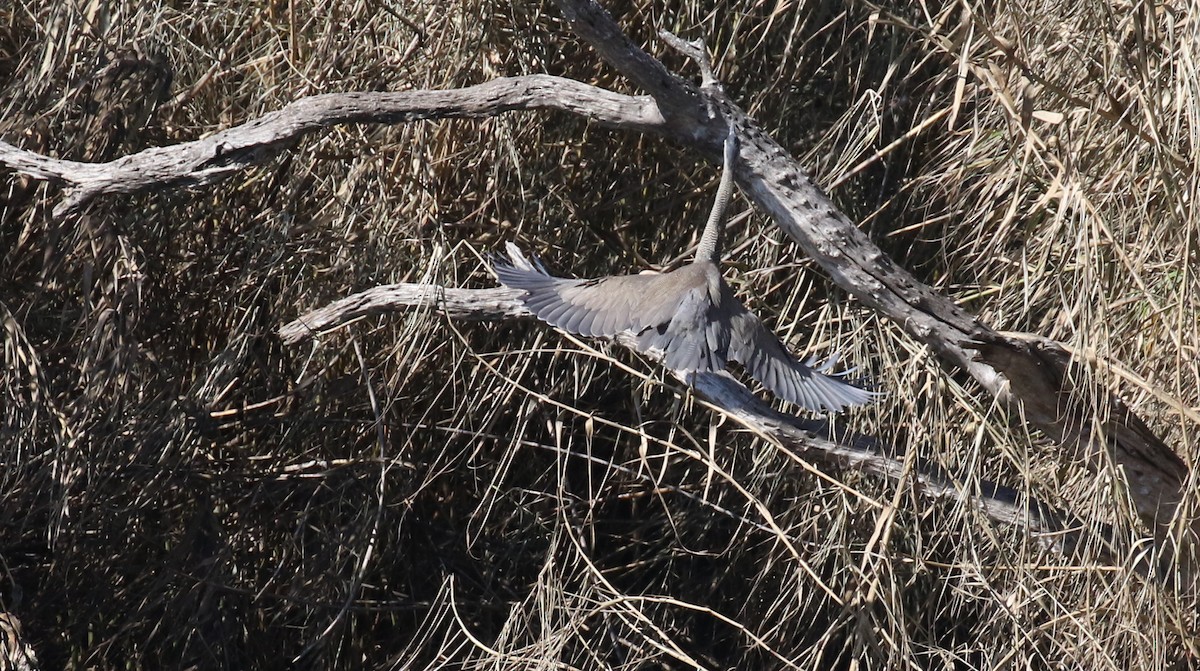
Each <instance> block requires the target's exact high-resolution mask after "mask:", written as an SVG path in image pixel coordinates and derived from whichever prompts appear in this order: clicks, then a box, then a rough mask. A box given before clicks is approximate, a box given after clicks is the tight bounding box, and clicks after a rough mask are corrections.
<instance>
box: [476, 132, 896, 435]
mask: <svg viewBox="0 0 1200 671" xmlns="http://www.w3.org/2000/svg"><path fill="white" fill-rule="evenodd" d="M737 150H738V142H737V135H736V134H735V133H734V132H733V129H732V127H731V128H730V131H729V135H728V136H727V137H726V138H725V147H724V167H723V168H722V172H721V184H720V187H719V188H718V190H717V200H716V202H715V203H714V204H713V208H712V212H711V213H710V214H709V217H708V223H707V224H706V225H705V227H704V234H703V235H702V236H701V238H700V244H699V246H698V247H697V248H696V258H695V259H694V260H693V261H692V262H691V263H689V264H687V265H685V266H682V267H680V268H677V269H675V270H673V271H670V272H666V273H649V274H641V275H617V276H610V277H600V278H596V279H566V278H561V277H553V276H551V275H550V274H549V273H548V272H546V270H545V268H544V267H542V265H541V263H540V262H539V261H538V260H537V259H536V257H535V258H534V260H533V261H532V262H531V261H530V260H529V259H528V258H526V257H525V255H524V254H523V253H522V252H521V250H520V249H519V248H518V247H517V246H516V245H514V244H513V243H511V242H510V243H508V245H507V250H508V256H509V259H508V260H507V261H505V260H503V259H496V260H494V261H493V263H492V268H493V270H494V271H495V273H496V277H497V278H499V280H500V282H501V283H503V284H504V285H505V286H508V287H512V288H514V289H523V290H524V291H525V295H524V296H523V297H522V298H521V300H522V302H523V303H524V304H525V307H526V308H528V309H529V311H530V312H532V313H533V314H534V315H535V316H536V317H537V318H538V319H540V320H542V321H544V322H546V323H547V324H550V325H551V326H554V327H556V328H559V329H562V330H563V331H567V332H568V333H574V334H576V335H581V336H603V337H612V336H615V335H617V334H619V333H623V332H629V333H631V334H632V335H633V336H634V337H635V338H636V344H637V349H638V351H641V352H648V351H652V350H656V351H658V352H661V353H662V357H663V364H664V365H665V366H666V367H667V368H670V369H672V370H676V371H685V372H710V371H715V370H720V369H723V368H725V365H726V363H727V362H728V361H729V360H731V359H732V360H733V361H736V362H738V363H740V364H741V365H742V367H743V368H745V370H746V372H747V373H749V374H750V377H752V378H754V379H755V380H757V381H758V382H759V383H760V384H761V385H762V386H764V387H766V388H767V389H770V390H771V391H772V392H773V393H774V394H775V395H776V396H778V397H780V398H782V399H784V400H786V401H789V402H791V403H794V404H796V405H798V406H800V407H802V408H805V409H807V410H811V411H813V412H825V411H830V412H840V411H841V410H842V409H843V408H846V407H848V406H855V405H861V404H864V403H867V402H868V401H870V400H872V399H873V398H875V397H876V396H878V395H879V394H877V393H875V392H871V391H867V390H865V389H860V388H859V387H856V386H854V385H852V384H850V383H848V382H846V381H845V380H844V379H843V378H844V377H845V376H846V374H847V373H849V372H850V371H843V372H842V373H833V372H832V369H833V367H834V365H835V364H836V363H837V359H838V357H837V355H834V356H833V357H830V359H829V360H828V361H826V362H825V363H823V364H819V365H818V364H817V363H816V360H815V359H814V358H809V359H808V360H807V361H804V362H801V361H800V360H798V359H796V358H795V357H794V356H792V354H791V353H790V352H788V350H787V348H786V347H784V345H783V343H782V342H780V341H779V339H778V338H776V337H775V334H773V333H771V332H770V331H769V330H767V327H766V326H764V325H763V323H762V322H761V321H759V319H758V317H756V316H754V315H753V314H751V313H750V311H749V310H747V309H746V308H745V306H743V305H742V303H741V301H739V300H738V299H737V297H736V296H734V295H733V290H732V289H730V288H729V285H728V284H726V283H725V279H724V278H722V277H721V271H720V268H719V267H718V264H719V263H720V261H721V237H722V236H721V234H722V229H723V228H724V227H725V210H726V207H727V205H728V204H729V199H730V196H732V195H733V161H734V160H735V159H736V157H737Z"/></svg>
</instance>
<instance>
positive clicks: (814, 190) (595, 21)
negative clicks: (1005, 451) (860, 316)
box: [556, 0, 1200, 544]
mask: <svg viewBox="0 0 1200 671" xmlns="http://www.w3.org/2000/svg"><path fill="white" fill-rule="evenodd" d="M556 1H557V3H558V5H559V7H560V8H561V9H562V12H563V14H564V15H566V16H567V18H568V20H569V21H570V22H571V27H572V29H573V30H574V31H575V32H576V34H578V35H579V36H580V37H581V38H583V39H584V40H585V41H587V42H588V43H589V44H590V45H591V46H592V47H593V48H594V49H595V50H596V51H597V52H598V53H599V54H600V56H601V57H602V58H604V59H605V60H606V61H607V62H608V63H609V64H610V65H612V66H613V67H615V68H616V69H617V70H618V71H620V72H621V74H623V75H625V76H626V77H628V78H629V79H631V80H632V81H634V82H635V83H637V84H638V85H640V86H642V87H643V88H645V90H646V91H647V92H648V93H649V94H650V95H651V96H652V97H653V98H654V99H655V100H656V101H657V102H658V103H659V106H660V109H661V110H662V114H663V118H664V119H665V120H666V125H667V127H668V129H669V130H668V137H670V138H671V139H674V140H675V141H676V142H679V143H680V144H682V145H684V146H686V147H688V148H690V149H693V150H696V151H700V152H701V153H703V154H705V155H706V156H707V157H708V158H709V159H710V160H712V161H714V162H717V161H718V159H719V157H720V151H721V142H722V138H723V137H724V134H725V132H726V129H727V128H728V127H729V125H730V124H732V125H733V126H734V127H735V128H736V129H737V131H738V136H739V140H740V143H741V150H740V153H739V159H740V160H739V161H738V164H737V166H736V173H737V179H738V184H739V186H741V188H742V191H743V192H744V193H745V194H746V195H747V197H748V198H749V199H750V200H751V201H753V202H754V204H755V205H757V206H758V207H760V208H762V209H763V210H765V211H766V212H768V213H769V214H770V215H771V217H772V219H774V221H775V223H776V225H778V226H779V227H780V228H782V229H783V230H784V232H786V233H787V234H788V236H789V237H791V238H792V239H793V240H795V241H796V242H797V243H798V244H799V245H800V247H801V248H802V249H803V250H804V252H805V253H806V254H808V255H809V256H811V257H812V258H813V260H815V261H816V262H817V263H818V264H820V266H821V267H822V268H823V269H825V271H826V272H827V273H829V275H830V277H831V278H832V279H833V280H834V281H835V282H836V283H837V284H838V286H840V287H842V288H843V289H845V290H846V291H848V292H850V293H851V294H853V295H854V296H855V297H857V298H858V299H859V300H861V301H862V302H863V303H864V304H866V305H868V306H870V307H871V308H872V309H874V310H876V311H877V312H880V313H882V314H884V315H886V316H888V317H889V318H890V319H892V320H893V321H894V322H896V324H898V325H899V326H901V328H903V329H904V330H905V331H906V332H907V333H909V334H910V335H912V336H913V337H914V338H916V339H918V340H920V341H921V342H923V343H925V344H926V345H928V346H929V347H930V348H932V349H933V350H934V351H936V352H937V353H938V354H939V355H940V356H941V357H942V359H943V360H944V361H945V362H947V363H949V364H952V365H955V366H958V367H960V368H962V369H963V370H965V371H967V372H968V373H969V374H970V375H971V376H972V377H974V378H975V379H976V380H977V381H978V382H979V383H980V384H981V385H982V386H983V387H984V388H985V389H987V390H988V392H990V393H991V394H992V395H993V396H995V397H996V398H997V399H999V400H1000V401H1002V402H1004V403H1005V404H1007V405H1008V406H1009V407H1010V408H1011V409H1012V410H1013V411H1014V412H1015V413H1016V414H1017V416H1019V417H1022V418H1023V419H1024V420H1025V421H1028V422H1029V423H1031V424H1032V425H1033V426H1035V427H1037V428H1039V429H1041V430H1042V431H1043V432H1045V433H1046V434H1047V435H1049V436H1050V437H1051V438H1053V439H1054V440H1056V441H1058V442H1059V444H1061V445H1063V446H1064V447H1066V448H1068V449H1069V450H1070V451H1071V452H1072V453H1073V454H1075V455H1077V456H1083V457H1085V458H1087V459H1088V460H1089V462H1090V463H1092V464H1093V465H1098V464H1100V463H1103V462H1104V460H1105V459H1108V458H1111V459H1112V460H1113V462H1115V463H1116V464H1117V465H1119V466H1121V467H1123V470H1124V471H1125V477H1126V478H1127V480H1128V482H1129V485H1130V486H1129V494H1130V496H1131V498H1132V499H1133V502H1134V504H1135V506H1136V508H1137V511H1138V513H1139V515H1140V516H1141V518H1142V520H1143V522H1145V523H1146V525H1147V526H1148V527H1149V528H1150V529H1152V530H1153V531H1154V534H1155V537H1156V538H1157V539H1158V540H1159V541H1163V540H1166V539H1167V537H1168V535H1169V534H1170V532H1171V531H1172V528H1173V527H1172V525H1173V522H1172V520H1173V517H1174V515H1175V513H1176V509H1177V507H1178V505H1179V503H1180V502H1181V500H1182V498H1183V486H1184V483H1185V482H1187V481H1188V475H1189V473H1188V468H1187V466H1186V464H1184V462H1183V460H1182V459H1181V458H1180V457H1179V456H1178V455H1177V454H1175V452H1173V451H1172V450H1171V449H1170V448H1169V447H1168V446H1167V445H1166V444H1165V443H1164V442H1163V441H1162V440H1161V439H1160V438H1159V437H1158V436H1156V435H1155V434H1154V433H1153V432H1152V431H1150V429H1149V428H1148V427H1147V426H1146V424H1145V422H1144V421H1142V419H1141V418H1140V417H1138V416H1137V415H1136V414H1135V413H1134V412H1133V411H1132V410H1131V409H1130V408H1129V407H1128V406H1126V405H1125V403H1124V402H1123V401H1121V399H1120V398H1118V397H1117V396H1116V395H1114V394H1111V393H1108V392H1106V391H1104V390H1102V389H1099V388H1097V387H1095V386H1088V385H1086V384H1078V383H1075V382H1073V380H1080V379H1086V378H1087V376H1086V369H1085V368H1084V367H1082V366H1080V365H1078V364H1077V363H1076V362H1075V361H1073V360H1072V359H1071V357H1070V354H1069V353H1068V352H1067V351H1066V350H1065V349H1064V348H1063V347H1062V346H1061V345H1059V344H1058V343H1056V342H1054V341H1051V340H1049V339H1046V338H1042V337H1040V336H1036V335H1033V334H1025V335H1022V336H1020V337H1014V336H1013V335H1012V334H1001V333H999V332H997V331H995V330H993V329H991V328H990V327H988V326H987V325H986V324H983V323H982V322H980V321H979V320H978V319H977V318H976V317H974V316H973V315H970V314H968V313H967V312H966V311H964V310H962V309H961V308H959V307H958V306H957V305H955V304H954V302H953V301H951V300H950V299H948V298H946V297H945V296H942V295H941V294H939V293H938V292H937V291H935V290H934V289H933V288H931V287H929V286H928V285H926V284H924V283H922V282H920V281H919V280H917V279H916V278H915V277H913V276H912V275H911V274H909V273H908V272H907V271H906V270H904V269H903V268H900V267H899V266H897V265H896V264H895V263H894V262H892V260H891V259H890V258H888V257H887V256H886V255H885V254H884V253H883V252H882V251H881V250H880V249H879V248H878V247H876V246H875V244H874V243H872V242H871V241H870V239H869V238H867V236H866V235H865V234H863V233H862V231H860V230H859V229H858V228H857V227H856V226H855V225H854V224H853V222H851V221H850V220H849V219H848V218H847V217H846V215H844V214H843V213H842V212H841V211H839V210H838V208H837V207H836V206H835V205H834V204H833V202H832V201H831V200H830V199H829V197H828V196H827V195H826V194H825V193H824V192H823V191H822V190H821V189H820V187H819V186H817V185H816V184H815V183H814V182H813V181H812V179H811V178H809V176H808V175H807V174H805V173H804V171H803V170H802V169H801V167H800V165H799V164H798V163H797V162H796V160H795V159H794V158H792V156H791V154H790V153H789V152H788V151H787V150H785V149H784V148H783V147H781V146H780V145H779V144H778V143H776V142H775V141H774V140H773V139H772V138H771V137H769V136H768V135H767V134H766V133H764V132H763V131H762V130H761V129H760V128H759V127H758V126H757V125H756V124H755V123H754V121H753V120H752V119H750V118H749V117H748V116H747V115H746V114H745V112H743V111H742V110H741V109H740V108H738V107H737V106H736V105H734V104H733V103H732V101H730V100H729V99H728V98H727V97H726V96H725V95H724V93H723V92H722V91H721V90H720V87H719V86H705V87H703V88H701V87H697V86H695V85H693V84H691V83H689V82H686V81H683V80H681V79H680V78H678V77H664V76H662V74H661V73H662V71H663V70H664V69H665V68H664V67H663V66H662V64H661V63H659V62H658V61H657V60H656V59H654V58H653V57H652V56H650V55H648V54H646V53H645V52H643V51H642V50H641V49H639V48H638V47H637V46H635V45H633V44H632V43H631V42H629V40H628V39H624V40H619V39H615V38H614V37H613V34H614V32H618V33H619V32H620V29H619V28H618V27H617V25H616V23H615V22H614V21H613V19H612V17H611V16H609V15H608V13H607V12H605V11H604V9H603V8H602V7H600V5H599V4H597V3H596V2H594V1H592V0H556ZM631 50H632V51H636V52H638V53H629V52H630V51H631ZM714 110H716V111H719V114H716V115H714V114H713V111H714ZM1179 522H1180V523H1181V526H1182V527H1183V528H1185V529H1188V530H1189V534H1188V535H1189V536H1190V538H1188V539H1186V542H1187V543H1188V544H1191V543H1194V539H1195V535H1196V533H1197V532H1198V531H1200V529H1197V525H1198V524H1200V520H1196V519H1191V520H1181V521H1179Z"/></svg>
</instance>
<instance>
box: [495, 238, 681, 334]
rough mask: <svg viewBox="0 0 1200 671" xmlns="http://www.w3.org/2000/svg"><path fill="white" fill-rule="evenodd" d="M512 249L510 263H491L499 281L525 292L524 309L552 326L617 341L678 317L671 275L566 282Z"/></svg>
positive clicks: (501, 260) (509, 250)
mask: <svg viewBox="0 0 1200 671" xmlns="http://www.w3.org/2000/svg"><path fill="white" fill-rule="evenodd" d="M507 249H508V256H509V259H510V260H511V261H510V262H509V261H504V260H503V259H494V260H493V261H492V269H493V270H494V271H495V272H496V277H497V278H499V279H500V282H501V283H503V284H504V285H505V286H509V287H512V288H514V289H524V290H525V291H526V293H527V295H526V296H525V298H524V303H525V307H527V308H529V310H530V311H531V312H533V314H534V315H535V316H536V317H537V318H538V319H540V320H542V321H544V322H546V323H548V324H550V325H551V326H555V327H557V328H560V329H562V330H564V331H567V332H569V333H575V334H578V335H582V336H614V335H616V334H618V333H621V332H623V331H633V332H635V333H640V332H642V331H645V330H646V329H648V328H650V329H652V328H656V327H659V326H662V325H664V324H668V323H670V321H671V318H672V316H673V314H674V310H675V301H673V300H670V299H668V298H665V297H667V296H669V294H671V291H670V289H671V287H669V286H667V285H669V284H671V280H668V279H667V278H668V276H667V275H620V276H613V277H601V278H599V279H594V280H577V279H564V278H561V277H552V276H550V274H549V273H547V272H546V269H545V268H543V267H542V266H541V264H540V263H537V260H536V259H535V260H534V261H530V260H529V259H527V258H526V257H525V255H524V254H523V253H522V252H521V250H520V249H519V248H518V247H517V246H516V245H514V244H512V243H511V242H510V243H508V247H507ZM660 298H662V300H660Z"/></svg>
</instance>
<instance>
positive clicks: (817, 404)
mask: <svg viewBox="0 0 1200 671" xmlns="http://www.w3.org/2000/svg"><path fill="white" fill-rule="evenodd" d="M730 326H731V330H732V334H731V335H732V338H731V340H730V343H729V358H731V359H733V360H734V361H737V362H738V363H740V364H742V367H743V368H745V369H746V372H747V373H749V374H750V377H752V378H754V379H755V380H757V381H758V382H759V384H761V385H762V386H764V387H766V388H767V389H770V390H771V392H772V393H774V394H775V395H776V396H778V397H779V398H782V399H784V400H785V401H788V402H790V403H794V404H796V405H798V406H800V407H802V408H805V409H807V410H812V411H814V412H825V411H827V410H828V411H830V412H840V411H841V410H842V408H845V407H847V406H853V405H862V404H864V403H868V402H870V401H871V400H872V399H874V398H876V397H877V396H880V394H878V393H875V392H870V391H867V390H866V389H859V388H858V387H855V386H854V385H852V384H849V383H848V382H845V381H843V380H840V379H838V378H839V377H841V376H842V375H845V373H842V374H841V375H833V376H830V375H826V374H825V373H826V371H828V370H830V369H831V368H833V366H834V364H836V363H837V357H836V356H834V357H832V358H831V359H830V360H829V361H827V362H825V363H824V364H822V365H820V366H816V367H815V368H814V367H813V363H814V362H813V360H812V359H809V360H808V361H806V362H804V363H801V362H800V361H797V360H796V358H795V357H793V356H792V354H791V353H790V352H788V351H787V348H785V347H784V346H783V343H781V342H779V338H776V337H775V334H774V333H771V332H770V331H768V330H767V327H766V326H763V323H762V322H761V321H759V319H758V317H755V316H754V315H753V314H751V313H750V312H749V311H747V310H746V309H745V308H742V309H740V310H739V311H738V312H737V313H736V314H734V315H733V317H732V318H731V319H730Z"/></svg>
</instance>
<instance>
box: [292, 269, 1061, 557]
mask: <svg viewBox="0 0 1200 671" xmlns="http://www.w3.org/2000/svg"><path fill="white" fill-rule="evenodd" d="M521 294H522V292H521V291H520V290H518V289H509V288H507V287H501V288H496V289H459V288H453V287H442V286H437V285H430V284H411V283H403V284H388V285H383V286H378V287H373V288H371V289H368V290H366V291H363V292H360V293H357V294H354V295H352V296H347V297H346V298H343V299H341V300H338V301H336V302H334V303H331V304H329V305H327V306H324V307H322V308H319V309H316V310H313V311H311V312H309V313H307V314H304V315H302V316H300V317H298V318H297V319H295V320H293V321H291V322H289V323H287V324H285V325H283V326H282V327H280V329H279V335H280V337H282V338H283V340H284V342H286V343H288V344H298V343H300V342H303V341H305V340H308V339H310V338H313V337H316V336H318V335H319V334H321V333H323V332H327V331H330V330H333V329H336V328H338V327H341V326H344V325H346V324H349V323H351V322H353V321H356V320H358V319H361V318H363V317H366V316H369V315H378V314H384V313H389V312H399V311H407V310H422V309H426V310H434V311H437V312H440V313H441V314H444V315H445V316H447V317H450V318H452V319H464V320H471V321H485V320H486V321H494V320H503V319H514V318H522V317H525V318H531V317H532V316H533V314H532V313H531V312H530V311H529V310H528V309H527V308H526V307H525V305H524V304H523V303H522V302H521V301H520V297H521ZM617 340H618V342H621V344H622V345H625V346H627V347H629V348H630V349H633V350H635V351H636V348H635V347H633V344H634V343H633V340H632V339H621V338H618V339H617ZM646 356H649V355H646ZM651 358H654V357H651ZM672 374H673V375H674V376H675V378H676V379H678V380H679V381H681V382H683V383H684V384H687V385H689V386H691V387H692V389H694V390H695V392H696V393H697V394H698V395H700V396H701V397H703V398H704V399H706V400H707V401H708V402H709V403H711V404H712V405H713V406H715V407H716V408H717V409H718V410H720V411H721V412H723V413H725V414H726V415H728V416H730V417H732V418H733V419H734V420H736V421H737V422H738V423H740V424H741V425H742V426H744V427H746V428H747V429H749V430H751V431H752V432H754V433H756V434H758V435H761V436H764V437H766V438H767V439H769V440H771V441H773V442H775V443H776V444H778V445H780V446H781V447H782V448H784V449H785V450H787V451H788V452H789V454H792V455H797V456H802V457H804V458H808V459H812V460H814V461H818V462H820V463H822V464H824V465H826V466H829V467H833V468H837V469H847V468H855V469H858V470H860V471H863V472H866V473H870V474H872V475H876V476H879V477H883V478H886V479H888V480H891V481H896V482H901V483H902V484H911V486H912V487H913V488H914V490H915V491H917V492H918V493H919V494H921V495H922V496H925V497H927V498H931V499H951V500H954V501H957V502H959V503H962V504H965V505H969V506H973V507H975V508H976V509H978V510H979V511H980V512H982V513H983V514H985V515H986V516H988V517H989V518H991V519H993V520H995V521H996V522H999V523H1001V524H1005V525H1010V526H1017V527H1020V528H1023V529H1026V530H1028V531H1029V532H1030V533H1032V534H1033V535H1034V536H1035V537H1040V538H1041V540H1043V541H1044V544H1045V545H1047V546H1049V547H1052V548H1054V549H1056V550H1057V551H1059V552H1063V553H1069V552H1071V551H1072V549H1073V548H1074V547H1076V546H1077V545H1078V543H1079V542H1080V541H1081V538H1082V532H1081V531H1079V529H1077V528H1075V529H1071V530H1068V531H1064V528H1065V526H1066V525H1065V524H1064V522H1063V519H1064V516H1063V515H1062V513H1060V512H1057V511H1053V510H1051V509H1050V508H1048V507H1047V506H1044V505H1042V504H1040V503H1038V502H1036V501H1032V500H1029V499H1027V498H1026V497H1023V496H1022V495H1021V494H1020V493H1019V492H1017V491H1016V490H1013V489H1011V488H1008V487H1002V486H999V485H995V484H992V483H989V482H981V483H980V487H979V489H980V491H979V492H974V491H969V490H967V489H966V488H965V487H964V486H963V485H961V484H959V483H957V482H955V481H954V479H953V478H951V477H950V476H948V475H946V474H944V473H941V472H939V470H938V468H937V467H936V466H934V465H932V464H927V463H921V464H918V465H917V466H916V467H915V468H912V469H908V468H906V465H905V461H904V456H903V455H897V454H895V453H894V452H895V451H894V450H891V449H888V448H886V447H885V446H883V445H881V444H880V443H879V441H877V440H875V439H874V438H870V437H867V436H852V435H848V434H845V433H844V432H843V433H837V432H835V431H833V430H832V429H831V428H830V426H829V424H828V423H827V422H825V421H822V420H805V419H802V418H800V417H796V416H794V415H788V414H784V413H781V412H778V411H776V410H774V409H773V408H771V406H770V405H769V404H767V403H764V402H763V401H762V400H761V399H759V398H758V397H757V396H755V395H754V394H752V393H750V391H749V390H748V389H746V387H745V386H744V385H742V384H741V383H740V382H738V381H737V380H736V379H735V378H734V377H733V376H731V375H730V374H729V373H728V372H726V371H718V372H712V373H696V374H692V373H684V372H680V371H672ZM906 473H907V476H906V475H905V474H906ZM905 477H907V478H908V480H907V482H906V481H905Z"/></svg>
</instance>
